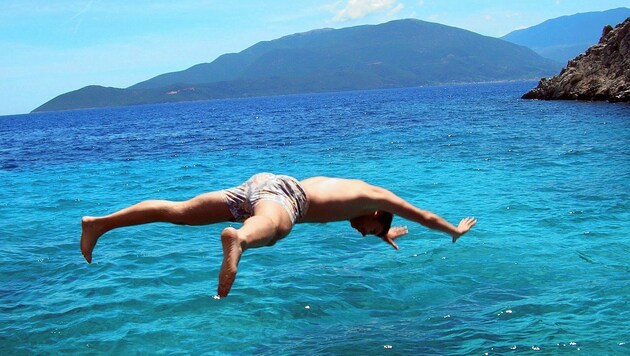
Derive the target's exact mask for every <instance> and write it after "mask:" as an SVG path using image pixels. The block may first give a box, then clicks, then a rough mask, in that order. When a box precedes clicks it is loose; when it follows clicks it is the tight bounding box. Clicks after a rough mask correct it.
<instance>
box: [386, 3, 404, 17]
mask: <svg viewBox="0 0 630 356" xmlns="http://www.w3.org/2000/svg"><path fill="white" fill-rule="evenodd" d="M404 8H405V4H398V5H396V7H395V8H393V9H391V10H390V11H389V12H388V13H387V16H388V17H392V16H394V15H396V14H397V13H398V12H399V11H400V10H402V9H404Z"/></svg>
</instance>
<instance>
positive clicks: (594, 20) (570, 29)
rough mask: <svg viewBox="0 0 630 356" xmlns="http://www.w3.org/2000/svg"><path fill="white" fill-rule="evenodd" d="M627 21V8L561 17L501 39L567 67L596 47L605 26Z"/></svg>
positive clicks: (509, 34) (629, 15)
mask: <svg viewBox="0 0 630 356" xmlns="http://www.w3.org/2000/svg"><path fill="white" fill-rule="evenodd" d="M628 17H630V9H628V8H624V7H622V8H618V9H613V10H607V11H602V12H587V13H582V14H575V15H571V16H562V17H558V18H555V19H552V20H548V21H545V22H543V23H541V24H539V25H536V26H533V27H529V28H526V29H524V30H517V31H514V32H510V33H508V34H507V35H505V36H503V37H501V39H503V40H506V41H510V42H512V43H516V44H519V45H521V46H526V47H529V48H531V49H533V50H534V51H535V52H536V53H538V54H540V55H541V56H543V57H545V58H550V59H553V60H555V61H558V62H560V63H563V64H565V63H566V62H567V61H568V60H570V59H573V58H575V57H576V56H577V55H579V54H581V53H583V52H584V51H586V49H588V48H589V47H591V46H592V45H594V44H596V43H597V41H598V40H599V38H600V36H601V35H602V29H603V28H604V26H606V25H611V26H612V27H615V25H617V24H619V23H621V22H623V21H624V20H625V19H626V18H628Z"/></svg>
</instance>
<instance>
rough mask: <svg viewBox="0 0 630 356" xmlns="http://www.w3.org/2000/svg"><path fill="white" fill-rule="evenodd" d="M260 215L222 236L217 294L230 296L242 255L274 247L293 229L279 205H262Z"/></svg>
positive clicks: (223, 233)
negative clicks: (252, 250) (260, 248)
mask: <svg viewBox="0 0 630 356" xmlns="http://www.w3.org/2000/svg"><path fill="white" fill-rule="evenodd" d="M256 213H257V214H258V215H254V216H252V217H251V218H249V219H247V220H245V222H244V223H243V226H242V227H241V228H240V229H238V230H237V229H235V228H233V227H228V228H225V229H224V230H223V232H222V233H221V245H222V246H223V262H222V263H221V270H220V272H219V287H218V289H217V294H218V295H219V296H220V297H226V296H227V295H228V293H229V292H230V289H231V288H232V284H233V283H234V280H235V279H236V272H237V270H238V263H239V261H240V259H241V255H242V254H243V252H244V251H245V250H246V249H248V248H256V247H262V246H270V245H273V244H274V243H275V242H276V241H277V240H279V239H281V238H283V237H285V236H286V235H287V234H288V233H289V232H290V231H291V228H292V227H293V224H292V223H291V219H290V218H289V214H287V212H286V211H285V210H284V209H283V208H282V207H281V206H280V205H278V204H276V203H269V202H261V203H259V204H258V205H257V206H256Z"/></svg>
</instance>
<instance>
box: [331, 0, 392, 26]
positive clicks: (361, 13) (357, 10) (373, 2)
mask: <svg viewBox="0 0 630 356" xmlns="http://www.w3.org/2000/svg"><path fill="white" fill-rule="evenodd" d="M395 4H396V0H348V3H347V4H346V6H345V7H344V8H343V9H341V10H337V14H336V15H335V18H334V19H333V21H334V22H343V21H346V20H356V19H360V18H363V17H365V16H367V15H370V14H374V13H379V12H384V11H387V12H389V14H395V13H396V12H398V11H400V10H402V8H403V7H404V5H403V4H397V5H396V6H394V5H395Z"/></svg>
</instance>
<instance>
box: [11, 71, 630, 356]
mask: <svg viewBox="0 0 630 356" xmlns="http://www.w3.org/2000/svg"><path fill="white" fill-rule="evenodd" d="M533 84H534V83H509V84H483V85H465V86H448V87H432V88H414V89H402V90H398V89H397V90H384V91H367V92H351V93H334V94H317V95H298V96H286V97H267V98H252V99H240V100H223V101H207V102H195V103H184V104H175V105H154V106H139V107H128V108H111V109H99V110H81V111H71V112H61V113H47V114H36V115H23V116H12V117H0V221H1V222H0V247H1V248H0V354H48V353H90V354H92V353H107V354H130V353H131V354H133V353H169V354H170V353H186V354H198V353H208V354H215V353H216V354H224V353H228V354H230V353H233V354H253V353H256V354H269V355H271V354H273V355H277V354H313V353H316V354H366V353H368V354H424V353H435V354H484V353H490V354H493V353H509V352H517V353H518V352H521V353H534V352H537V351H540V352H543V353H549V354H558V353H573V352H577V351H578V350H579V351H585V352H588V353H599V354H627V353H629V352H630V349H629V347H630V346H629V345H628V343H629V342H630V336H629V335H630V334H628V330H629V329H630V322H629V321H628V320H630V305H629V302H628V300H630V299H629V298H628V295H630V277H629V276H630V259H629V258H628V256H629V253H630V240H629V237H628V235H630V227H629V225H628V221H630V206H629V203H628V202H629V201H630V199H629V196H630V106H628V105H617V104H606V103H580V102H539V101H523V100H521V99H519V97H520V95H521V94H522V93H523V92H524V91H526V90H527V89H528V88H530V87H532V86H533ZM261 171H272V172H276V173H283V174H290V175H293V176H295V177H297V178H300V179H301V178H306V177H309V176H313V175H332V176H342V177H354V178H360V179H363V180H367V181H369V182H371V183H374V184H377V185H383V186H386V187H388V188H389V189H391V190H393V191H394V192H396V193H397V194H399V195H400V196H402V197H404V198H405V199H407V200H408V201H410V202H412V203H413V204H415V205H418V206H420V207H422V208H425V209H429V210H432V211H434V212H436V213H438V214H440V215H442V216H443V217H445V218H447V219H448V220H450V221H452V222H456V221H458V220H459V219H460V218H462V217H464V216H469V215H472V216H476V217H477V218H478V219H479V223H478V225H477V226H476V227H475V229H474V230H472V231H471V232H470V233H469V234H468V235H466V236H464V237H463V238H462V239H461V240H460V241H459V242H458V243H457V244H454V245H453V244H451V243H450V238H449V237H448V236H445V235H443V234H440V233H437V232H433V231H429V230H427V229H425V228H423V227H421V226H419V225H416V224H413V223H407V222H404V221H402V220H399V219H396V220H395V223H397V224H408V225H409V228H410V233H409V234H408V235H407V236H405V237H403V238H401V239H400V240H399V245H400V247H401V249H400V251H395V250H393V249H391V248H390V247H389V246H388V245H386V244H383V243H382V242H380V240H378V239H376V238H369V237H368V238H365V239H363V238H361V237H360V236H359V235H358V234H357V232H356V231H354V230H352V229H351V228H350V226H349V224H348V223H331V224H325V225H324V224H321V225H298V226H296V227H295V228H294V230H293V232H292V234H291V235H290V236H289V237H288V238H286V239H284V240H282V241H281V242H279V243H278V244H277V245H275V246H274V247H271V248H261V249H256V250H248V251H247V252H246V253H245V255H244V256H243V258H242V261H241V265H240V269H239V276H238V279H237V281H236V283H235V285H234V288H233V289H232V292H231V294H230V297H228V298H224V299H221V300H217V299H214V298H212V296H213V295H214V294H215V291H216V284H217V280H216V278H217V274H218V269H219V266H220V262H221V247H220V243H219V239H218V235H219V233H220V231H221V230H222V229H223V228H224V227H225V226H227V225H226V224H219V225H214V226H205V227H186V226H173V225H168V224H154V225H145V226H137V227H132V228H126V229H120V230H116V231H112V232H110V233H108V234H107V235H105V236H104V237H103V238H102V239H101V240H100V241H99V244H98V245H97V247H96V249H95V251H94V263H93V264H92V265H88V264H86V263H85V261H84V260H83V258H82V256H81V254H80V252H79V248H78V242H79V236H80V218H81V216H82V215H87V214H89V215H102V214H107V213H109V212H112V211H115V210H117V209H120V208H123V207H125V206H128V205H130V204H133V203H136V202H138V201H140V200H144V199H152V198H159V199H173V200H183V199H187V198H189V197H192V196H194V195H197V194H200V193H202V192H205V191H209V190H217V189H222V188H226V187H230V186H234V185H236V184H238V183H240V182H241V181H243V180H245V179H247V178H248V177H249V176H251V175H252V174H254V173H256V172H261Z"/></svg>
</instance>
